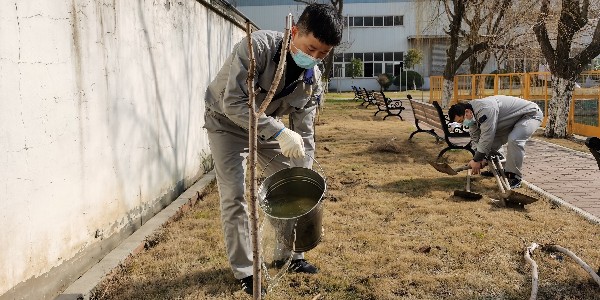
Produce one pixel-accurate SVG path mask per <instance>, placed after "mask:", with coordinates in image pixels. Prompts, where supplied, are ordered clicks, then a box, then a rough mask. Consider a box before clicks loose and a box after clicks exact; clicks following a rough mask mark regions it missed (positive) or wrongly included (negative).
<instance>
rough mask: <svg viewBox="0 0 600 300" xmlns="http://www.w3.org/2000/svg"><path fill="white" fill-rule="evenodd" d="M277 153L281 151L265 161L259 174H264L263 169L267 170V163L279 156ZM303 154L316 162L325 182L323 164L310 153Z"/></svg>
mask: <svg viewBox="0 0 600 300" xmlns="http://www.w3.org/2000/svg"><path fill="white" fill-rule="evenodd" d="M279 155H281V153H277V154H275V156H273V158H271V159H270V160H269V161H268V162H267V164H266V165H265V167H264V168H263V169H262V172H261V174H263V175H264V174H265V170H267V167H268V166H269V164H270V163H271V162H272V161H273V160H274V159H275V158H276V157H277V156H279ZM305 155H307V156H308V157H310V158H311V159H312V160H313V161H314V162H316V163H317V165H318V166H319V169H321V176H323V180H324V181H325V182H327V177H326V176H325V170H323V166H321V164H320V163H319V162H318V161H317V160H316V159H315V158H314V157H313V156H312V155H310V154H308V153H306V154H305Z"/></svg>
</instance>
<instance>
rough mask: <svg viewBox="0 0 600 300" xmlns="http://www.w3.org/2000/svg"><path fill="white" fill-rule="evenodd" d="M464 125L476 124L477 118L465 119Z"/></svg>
mask: <svg viewBox="0 0 600 300" xmlns="http://www.w3.org/2000/svg"><path fill="white" fill-rule="evenodd" d="M462 124H463V126H465V127H471V126H473V124H475V120H473V119H464V120H463V122H462Z"/></svg>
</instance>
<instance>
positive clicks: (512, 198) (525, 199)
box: [505, 191, 538, 205]
mask: <svg viewBox="0 0 600 300" xmlns="http://www.w3.org/2000/svg"><path fill="white" fill-rule="evenodd" d="M505 200H506V201H507V202H513V203H519V204H522V205H527V204H531V203H533V202H536V201H538V199H536V198H533V197H531V196H527V195H525V194H521V193H519V192H515V191H510V192H508V197H506V199H505Z"/></svg>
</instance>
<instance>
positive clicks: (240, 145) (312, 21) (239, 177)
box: [204, 4, 343, 295]
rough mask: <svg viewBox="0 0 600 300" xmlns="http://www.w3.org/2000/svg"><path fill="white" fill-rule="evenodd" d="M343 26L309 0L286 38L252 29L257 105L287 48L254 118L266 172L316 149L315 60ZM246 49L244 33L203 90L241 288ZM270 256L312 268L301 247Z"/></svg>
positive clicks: (300, 162) (245, 266)
mask: <svg viewBox="0 0 600 300" xmlns="http://www.w3.org/2000/svg"><path fill="white" fill-rule="evenodd" d="M342 30H343V21H342V17H341V16H340V15H339V14H338V13H337V11H336V10H335V9H334V8H333V7H332V6H331V5H325V4H311V5H308V6H307V7H306V9H305V10H304V12H303V13H302V14H301V16H300V18H299V19H298V22H297V24H296V25H295V26H293V27H292V30H291V38H290V42H289V43H284V42H283V34H282V33H280V32H275V31H267V30H259V31H256V32H254V33H253V34H252V44H253V49H254V57H255V60H256V75H255V88H256V90H257V91H258V92H259V93H258V94H257V96H256V107H260V105H261V103H262V102H263V101H264V99H265V97H266V95H267V91H268V90H269V88H270V87H271V83H272V82H273V79H274V77H275V71H276V69H277V65H278V63H279V59H280V53H281V51H282V47H288V49H289V52H288V56H287V58H286V67H285V72H284V75H283V76H282V80H281V82H280V83H279V85H278V88H277V90H276V94H275V96H274V97H273V100H272V102H271V103H270V104H269V106H268V108H267V110H266V112H265V114H263V115H261V116H259V119H258V124H257V126H258V145H257V146H258V163H259V164H260V165H262V166H263V167H264V166H266V165H267V168H266V170H264V173H265V175H267V176H268V175H270V174H272V173H274V172H276V171H278V170H280V169H282V168H285V167H289V166H302V167H307V168H310V167H311V166H312V159H311V158H310V157H308V156H305V154H306V153H308V154H310V155H311V156H313V153H314V149H315V144H314V128H313V122H314V117H315V114H316V107H317V104H318V101H319V100H320V98H319V97H320V95H321V93H322V89H321V73H320V71H319V68H318V67H317V66H316V65H317V64H318V63H319V62H320V61H321V60H322V59H323V58H324V57H325V56H327V55H328V54H329V51H330V50H331V49H332V48H333V47H334V46H337V45H338V44H339V43H340V41H341V39H342ZM248 50H249V49H248V42H247V38H244V39H243V40H242V41H241V42H239V43H238V44H237V45H236V46H235V47H234V50H233V53H232V54H231V55H230V56H229V58H228V59H227V61H226V62H225V64H224V65H223V67H222V68H221V70H220V71H219V73H218V74H217V76H216V78H215V79H214V80H213V81H212V82H211V83H210V85H209V87H208V89H207V90H206V113H205V125H204V128H206V130H207V132H208V140H209V143H210V149H211V152H212V157H213V159H214V162H215V171H216V176H217V184H218V188H219V196H220V204H221V222H222V226H223V232H224V237H225V245H226V248H227V256H228V259H229V263H230V265H231V269H232V270H233V274H234V276H235V278H237V279H239V280H240V282H241V284H242V289H243V290H244V291H245V292H246V293H248V294H251V295H252V292H253V291H252V280H253V279H252V273H253V272H252V271H253V270H252V244H251V238H250V232H249V224H248V214H247V204H246V200H245V198H244V191H245V184H244V183H245V165H246V157H247V155H248V143H249V137H248V127H249V113H250V110H249V106H248V98H249V97H248V88H247V86H246V79H247V77H248V69H249V65H250V63H249V54H248ZM284 115H288V116H289V124H290V125H289V128H286V127H285V125H284V123H283V122H282V121H281V117H282V116H284ZM278 154H283V156H282V155H278ZM274 157H275V159H273V158H274ZM271 159H273V160H271ZM276 255H279V257H275V259H284V258H285V257H289V256H290V255H292V262H291V265H290V270H292V271H295V272H303V273H317V272H318V269H317V268H316V267H315V266H313V265H312V264H310V263H308V262H307V261H306V260H305V259H304V254H303V253H293V254H292V253H291V250H287V253H278V254H277V253H276ZM286 255H287V256H286ZM274 263H275V264H276V265H277V264H280V265H283V264H282V263H280V262H274Z"/></svg>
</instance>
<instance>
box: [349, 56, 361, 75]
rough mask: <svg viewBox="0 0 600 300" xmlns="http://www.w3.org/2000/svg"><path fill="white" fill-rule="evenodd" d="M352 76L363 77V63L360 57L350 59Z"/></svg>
mask: <svg viewBox="0 0 600 300" xmlns="http://www.w3.org/2000/svg"><path fill="white" fill-rule="evenodd" d="M349 72H350V73H349V74H350V77H352V78H354V77H362V76H363V63H362V60H360V59H358V58H353V59H352V60H351V61H350V70H349Z"/></svg>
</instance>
